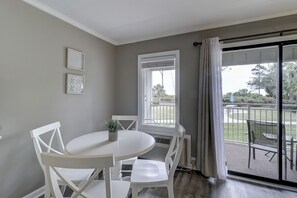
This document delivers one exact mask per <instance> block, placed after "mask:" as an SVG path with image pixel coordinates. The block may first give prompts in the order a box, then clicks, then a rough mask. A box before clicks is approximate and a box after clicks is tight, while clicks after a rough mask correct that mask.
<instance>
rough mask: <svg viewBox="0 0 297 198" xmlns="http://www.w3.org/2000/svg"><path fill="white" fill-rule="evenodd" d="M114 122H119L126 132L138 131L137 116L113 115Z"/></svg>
mask: <svg viewBox="0 0 297 198" xmlns="http://www.w3.org/2000/svg"><path fill="white" fill-rule="evenodd" d="M111 119H112V120H117V121H118V123H119V125H120V127H121V129H122V130H124V131H128V130H135V131H138V116H136V115H112V116H111Z"/></svg>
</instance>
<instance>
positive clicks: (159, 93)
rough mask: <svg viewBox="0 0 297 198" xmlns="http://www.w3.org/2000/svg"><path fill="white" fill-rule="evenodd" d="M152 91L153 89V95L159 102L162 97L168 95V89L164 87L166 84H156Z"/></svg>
mask: <svg viewBox="0 0 297 198" xmlns="http://www.w3.org/2000/svg"><path fill="white" fill-rule="evenodd" d="M152 91H153V97H154V98H156V100H157V101H158V102H160V101H161V98H162V97H164V96H167V94H166V90H165V89H164V86H162V85H160V84H157V85H155V86H154V87H153V89H152Z"/></svg>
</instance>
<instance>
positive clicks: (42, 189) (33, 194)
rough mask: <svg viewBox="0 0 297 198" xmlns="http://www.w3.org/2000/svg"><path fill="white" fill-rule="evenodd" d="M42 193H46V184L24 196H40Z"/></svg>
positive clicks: (34, 197)
mask: <svg viewBox="0 0 297 198" xmlns="http://www.w3.org/2000/svg"><path fill="white" fill-rule="evenodd" d="M42 195H44V186H42V187H41V188H38V189H37V190H34V191H33V192H31V193H30V194H27V195H26V196H24V197H23V198H38V197H40V196H42Z"/></svg>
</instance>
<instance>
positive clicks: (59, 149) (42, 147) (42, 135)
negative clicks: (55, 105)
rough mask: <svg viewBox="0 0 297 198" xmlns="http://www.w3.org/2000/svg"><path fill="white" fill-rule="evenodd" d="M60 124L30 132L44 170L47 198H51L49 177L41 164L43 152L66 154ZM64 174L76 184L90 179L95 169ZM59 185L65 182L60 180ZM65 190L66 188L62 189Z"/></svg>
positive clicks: (66, 171) (70, 171) (70, 170)
mask: <svg viewBox="0 0 297 198" xmlns="http://www.w3.org/2000/svg"><path fill="white" fill-rule="evenodd" d="M60 127H61V124H60V122H55V123H52V124H49V125H46V126H43V127H40V128H37V129H33V130H31V131H30V133H31V138H32V139H33V144H34V148H35V152H36V155H37V159H38V161H39V163H40V166H41V168H42V170H43V173H44V177H45V197H46V198H47V197H49V196H50V194H49V192H50V191H49V188H48V184H47V179H46V177H47V175H46V171H45V167H44V166H43V165H42V163H41V156H40V154H41V153H42V152H47V153H56V154H59V155H64V154H65V146H64V143H63V140H62V136H61V133H60ZM61 171H62V172H63V174H65V175H68V176H69V179H70V180H72V181H73V182H75V183H80V182H81V181H82V180H86V179H88V178H89V177H90V176H91V174H92V173H93V171H94V169H82V170H77V169H61ZM59 184H61V185H63V184H64V182H63V181H62V180H59ZM62 189H65V188H62Z"/></svg>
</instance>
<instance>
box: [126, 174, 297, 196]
mask: <svg viewBox="0 0 297 198" xmlns="http://www.w3.org/2000/svg"><path fill="white" fill-rule="evenodd" d="M175 176H176V177H175V181H174V194H175V198H266V197H267V198H282V197H283V198H297V193H295V192H291V191H287V190H282V189H278V188H272V187H266V186H261V185H258V184H250V183H245V182H241V181H237V180H231V179H228V180H227V181H226V182H220V183H216V182H214V180H210V179H206V178H204V177H202V176H201V175H200V174H199V173H197V172H196V171H187V172H185V171H177V172H176V174H175ZM129 197H131V196H129ZM138 197H139V198H160V197H165V198H166V197H167V190H166V188H146V189H143V190H142V191H141V192H140V193H139V196H138Z"/></svg>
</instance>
